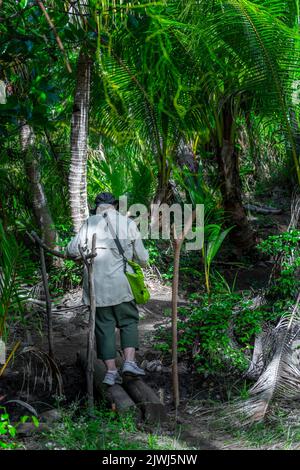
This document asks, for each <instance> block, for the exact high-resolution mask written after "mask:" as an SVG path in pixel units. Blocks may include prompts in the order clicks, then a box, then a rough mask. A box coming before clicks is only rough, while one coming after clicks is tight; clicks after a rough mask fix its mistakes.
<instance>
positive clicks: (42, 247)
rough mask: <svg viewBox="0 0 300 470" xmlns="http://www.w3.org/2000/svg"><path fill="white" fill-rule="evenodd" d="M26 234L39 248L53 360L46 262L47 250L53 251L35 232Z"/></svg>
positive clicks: (50, 306)
mask: <svg viewBox="0 0 300 470" xmlns="http://www.w3.org/2000/svg"><path fill="white" fill-rule="evenodd" d="M26 233H27V235H28V237H29V238H30V240H31V241H32V243H34V244H35V245H37V246H39V253H40V262H41V272H42V281H43V286H44V292H45V297H46V313H47V322H48V348H49V356H50V357H51V359H54V341H53V319H52V303H51V296H50V291H49V283H48V274H47V268H46V260H45V249H46V251H50V250H51V249H48V247H47V246H46V245H45V244H44V243H43V242H42V240H41V239H40V238H39V237H38V236H37V234H36V233H35V232H31V233H28V232H26Z"/></svg>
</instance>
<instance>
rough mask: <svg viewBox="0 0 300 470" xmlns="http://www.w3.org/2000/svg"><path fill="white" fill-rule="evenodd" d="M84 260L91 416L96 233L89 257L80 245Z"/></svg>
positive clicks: (91, 407)
mask: <svg viewBox="0 0 300 470" xmlns="http://www.w3.org/2000/svg"><path fill="white" fill-rule="evenodd" d="M78 249H79V252H80V254H81V256H82V259H83V262H84V264H85V266H86V269H87V272H88V283H89V297H90V316H89V331H88V347H87V368H86V382H87V395H88V408H89V413H90V415H91V416H93V415H94V338H95V317H96V297H95V285H94V258H95V257H96V234H95V233H94V235H93V238H92V252H91V254H90V255H88V256H89V259H88V257H87V256H86V255H85V254H84V252H83V249H82V247H81V246H80V245H79V246H78Z"/></svg>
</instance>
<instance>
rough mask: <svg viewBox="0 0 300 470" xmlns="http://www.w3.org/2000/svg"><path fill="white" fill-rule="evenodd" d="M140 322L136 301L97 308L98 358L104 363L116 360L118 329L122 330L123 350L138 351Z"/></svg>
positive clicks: (96, 334)
mask: <svg viewBox="0 0 300 470" xmlns="http://www.w3.org/2000/svg"><path fill="white" fill-rule="evenodd" d="M138 322H139V311H138V309H137V306H136V303H135V301H134V300H131V301H130V302H123V303H121V304H118V305H113V306H111V307H97V308H96V322H95V336H96V345H97V356H98V358H99V359H102V360H104V361H106V360H108V359H115V358H116V355H117V351H116V335H115V328H116V327H117V328H119V329H120V339H121V348H122V349H123V350H124V349H125V348H135V349H138V347H139V340H138Z"/></svg>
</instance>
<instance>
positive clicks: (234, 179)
mask: <svg viewBox="0 0 300 470" xmlns="http://www.w3.org/2000/svg"><path fill="white" fill-rule="evenodd" d="M223 125H224V129H223V141H222V144H221V145H220V146H218V147H217V161H218V167H219V177H220V182H221V187H220V189H221V193H222V198H223V206H224V210H225V215H226V216H227V217H228V220H227V225H229V226H232V225H233V226H234V229H233V230H232V231H231V234H230V237H231V239H232V241H233V243H234V244H235V246H236V248H237V250H238V251H239V252H241V251H242V252H247V251H249V250H251V248H253V247H254V245H255V236H254V232H253V230H252V229H251V227H250V224H249V221H248V219H247V214H246V211H245V209H244V207H243V203H242V189H241V181H240V173H239V158H238V153H237V152H236V150H235V148H234V139H233V136H232V134H233V132H232V128H233V116H232V112H231V109H230V108H229V107H228V108H225V109H224V110H223Z"/></svg>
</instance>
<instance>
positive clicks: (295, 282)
mask: <svg viewBox="0 0 300 470" xmlns="http://www.w3.org/2000/svg"><path fill="white" fill-rule="evenodd" d="M258 248H259V249H260V251H262V252H263V253H266V254H268V255H270V256H272V257H273V258H275V259H276V258H278V257H279V256H282V261H281V267H280V270H279V272H277V273H276V276H275V278H274V281H273V283H272V285H271V287H270V289H269V292H268V294H269V295H270V296H271V297H275V298H278V299H280V298H282V299H287V298H293V297H294V296H295V295H296V294H297V290H298V289H299V276H298V272H299V269H300V230H291V231H289V232H284V233H281V234H280V235H272V236H270V237H268V238H267V239H266V240H264V241H263V242H261V243H260V245H259V246H258Z"/></svg>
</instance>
